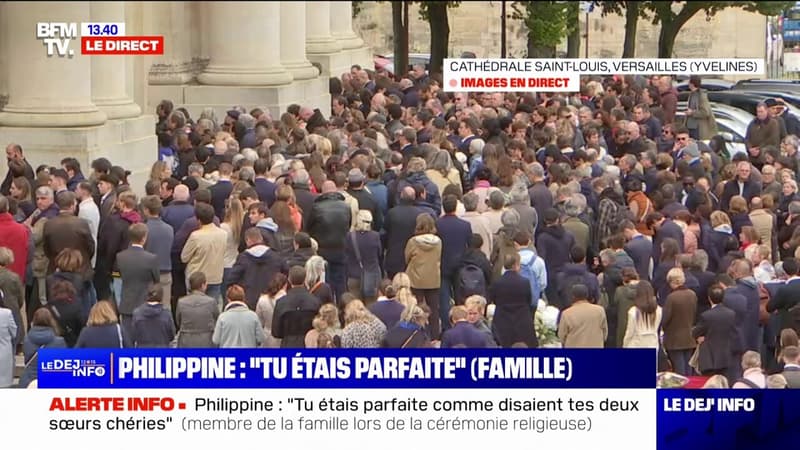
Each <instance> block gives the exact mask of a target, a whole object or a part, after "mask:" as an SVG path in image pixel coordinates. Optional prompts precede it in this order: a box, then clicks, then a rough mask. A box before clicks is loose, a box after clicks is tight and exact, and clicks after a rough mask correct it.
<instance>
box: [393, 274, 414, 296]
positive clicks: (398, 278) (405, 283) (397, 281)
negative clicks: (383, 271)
mask: <svg viewBox="0 0 800 450" xmlns="http://www.w3.org/2000/svg"><path fill="white" fill-rule="evenodd" d="M392 286H393V287H394V290H395V292H397V293H399V292H400V289H402V288H406V289H411V279H410V278H408V274H406V273H405V272H397V273H396V274H395V275H394V278H392Z"/></svg>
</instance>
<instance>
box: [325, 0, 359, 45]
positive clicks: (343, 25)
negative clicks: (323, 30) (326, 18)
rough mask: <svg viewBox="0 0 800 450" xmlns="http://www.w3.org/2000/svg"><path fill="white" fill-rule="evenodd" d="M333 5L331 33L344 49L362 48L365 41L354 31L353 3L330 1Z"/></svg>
mask: <svg viewBox="0 0 800 450" xmlns="http://www.w3.org/2000/svg"><path fill="white" fill-rule="evenodd" d="M329 3H330V5H331V12H330V14H331V34H333V37H334V38H335V39H336V40H337V41H338V42H339V44H340V45H341V46H342V48H343V49H344V50H349V49H352V48H361V47H363V46H364V41H363V40H362V39H361V38H360V37H358V35H357V34H356V33H355V32H354V31H353V3H352V2H329Z"/></svg>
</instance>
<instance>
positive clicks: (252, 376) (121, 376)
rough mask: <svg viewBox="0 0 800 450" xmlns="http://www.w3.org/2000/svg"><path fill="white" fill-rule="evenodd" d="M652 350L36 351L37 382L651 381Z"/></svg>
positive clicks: (635, 384) (615, 384) (353, 384)
mask: <svg viewBox="0 0 800 450" xmlns="http://www.w3.org/2000/svg"><path fill="white" fill-rule="evenodd" d="M655 373H656V354H655V351H654V350H599V351H598V350H545V349H540V350H523V349H519V350H513V349H509V350H466V349H453V350H434V351H431V350H377V349H375V350H367V349H360V350H347V351H343V350H303V351H297V350H290V349H282V350H277V349H207V350H200V349H128V350H125V349H120V350H107V349H105V350H99V349H92V350H83V349H81V350H75V349H70V350H63V349H42V350H41V351H40V352H39V357H38V376H39V382H38V383H39V387H40V388H78V387H79V388H83V389H94V388H116V389H129V388H150V389H154V388H155V389H174V388H187V389H188V388H306V389H309V388H311V389H314V388H323V389H330V388H341V389H347V388H380V389H386V388H401V389H402V388H415V389H418V388H437V389H442V388H453V389H459V388H483V389H486V388H520V389H525V388H567V387H568V388H603V389H608V388H627V389H637V388H638V389H642V388H654V387H655V382H656V378H655Z"/></svg>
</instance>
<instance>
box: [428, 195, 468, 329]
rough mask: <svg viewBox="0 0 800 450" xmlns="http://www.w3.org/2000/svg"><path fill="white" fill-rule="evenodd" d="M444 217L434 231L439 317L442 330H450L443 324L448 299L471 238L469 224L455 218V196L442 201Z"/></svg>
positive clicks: (448, 313) (448, 312) (437, 222)
mask: <svg viewBox="0 0 800 450" xmlns="http://www.w3.org/2000/svg"><path fill="white" fill-rule="evenodd" d="M442 206H443V207H444V216H442V217H440V218H439V220H437V221H436V230H437V234H438V235H439V238H441V239H442V266H441V269H442V270H441V272H442V285H441V289H440V290H439V293H440V297H439V316H440V318H441V320H442V324H443V325H444V326H443V327H442V329H444V330H446V329H448V328H450V327H449V326H446V325H445V324H448V323H449V322H450V320H449V317H450V299H451V298H454V297H453V290H454V289H453V288H454V287H455V277H456V271H457V270H458V268H459V267H460V266H461V260H462V258H463V256H464V252H465V251H466V250H467V248H469V241H470V239H471V238H472V227H471V226H470V224H469V222H467V221H465V220H461V219H459V218H458V216H456V207H457V206H458V199H457V198H456V196H455V195H448V196H447V197H445V198H444V201H442Z"/></svg>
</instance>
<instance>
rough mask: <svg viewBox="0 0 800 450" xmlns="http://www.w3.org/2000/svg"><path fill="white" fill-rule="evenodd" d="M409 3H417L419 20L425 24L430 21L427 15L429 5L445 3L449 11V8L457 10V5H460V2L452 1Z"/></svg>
mask: <svg viewBox="0 0 800 450" xmlns="http://www.w3.org/2000/svg"><path fill="white" fill-rule="evenodd" d="M411 3H419V18H420V19H422V20H424V21H426V22H430V20H431V19H430V14H428V10H429V7H430V4H431V3H447V8H448V9H450V8H458V5H460V4H461V2H460V1H453V2H434V1H431V2H422V1H418V2H413V1H412V2H411Z"/></svg>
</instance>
